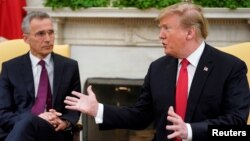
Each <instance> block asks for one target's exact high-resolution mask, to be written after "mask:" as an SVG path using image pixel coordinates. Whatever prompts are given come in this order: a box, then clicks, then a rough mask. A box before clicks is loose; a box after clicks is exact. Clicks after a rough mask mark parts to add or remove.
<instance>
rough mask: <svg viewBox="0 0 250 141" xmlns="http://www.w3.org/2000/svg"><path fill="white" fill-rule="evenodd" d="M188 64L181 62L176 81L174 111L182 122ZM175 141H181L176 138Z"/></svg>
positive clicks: (185, 101) (186, 91) (186, 94)
mask: <svg viewBox="0 0 250 141" xmlns="http://www.w3.org/2000/svg"><path fill="white" fill-rule="evenodd" d="M188 64H189V62H188V60H187V59H183V60H182V61H181V69H180V72H179V77H178V80H177V86H176V96H175V111H176V113H177V114H178V115H179V116H181V118H182V119H183V120H184V119H185V114H186V107H187V96H188V71H187V65H188ZM175 141H181V139H180V138H176V139H175Z"/></svg>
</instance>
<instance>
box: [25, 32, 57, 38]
mask: <svg viewBox="0 0 250 141" xmlns="http://www.w3.org/2000/svg"><path fill="white" fill-rule="evenodd" d="M27 34H30V33H27ZM47 34H48V35H49V37H50V38H51V37H54V36H55V31H54V30H48V31H44V30H42V31H38V32H36V33H35V34H34V36H35V37H36V38H38V39H44V38H45V37H46V35H47Z"/></svg>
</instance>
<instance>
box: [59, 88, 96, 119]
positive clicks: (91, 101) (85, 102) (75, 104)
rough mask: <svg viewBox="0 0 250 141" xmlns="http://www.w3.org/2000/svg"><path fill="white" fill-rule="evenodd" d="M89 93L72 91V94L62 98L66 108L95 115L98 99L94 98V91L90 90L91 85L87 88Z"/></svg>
mask: <svg viewBox="0 0 250 141" xmlns="http://www.w3.org/2000/svg"><path fill="white" fill-rule="evenodd" d="M87 92H88V94H89V95H85V94H82V93H79V92H76V91H73V92H72V95H74V96H75V97H73V96H67V97H66V99H65V100H64V103H65V104H67V105H66V106H65V108H66V109H70V110H76V111H80V112H82V113H85V114H88V115H90V116H93V117H95V116H96V114H97V109H98V101H97V100H96V96H95V93H94V92H93V91H92V86H89V87H88V88H87Z"/></svg>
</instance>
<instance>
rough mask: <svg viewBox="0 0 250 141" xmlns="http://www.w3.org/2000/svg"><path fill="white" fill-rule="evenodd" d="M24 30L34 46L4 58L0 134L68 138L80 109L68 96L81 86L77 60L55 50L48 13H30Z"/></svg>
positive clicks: (31, 140)
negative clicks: (74, 108) (69, 104)
mask: <svg viewBox="0 0 250 141" xmlns="http://www.w3.org/2000/svg"><path fill="white" fill-rule="evenodd" d="M22 30H23V39H24V41H25V42H26V43H27V44H28V45H29V46H30V51H29V52H28V53H26V54H24V55H22V56H19V57H16V58H14V59H11V60H9V61H7V62H5V63H3V66H2V72H1V74H0V140H5V141H17V140H18V141H56V140H57V141H66V140H67V141H69V140H71V138H72V136H71V129H72V127H73V126H74V125H75V124H76V122H77V121H78V119H79V116H80V113H79V112H76V111H72V110H67V109H65V104H64V103H63V100H64V99H65V97H66V96H69V95H70V94H71V91H73V90H74V91H78V92H79V91H80V90H81V84H80V76H79V68H78V63H77V61H75V60H72V59H69V58H65V57H63V56H60V55H58V54H56V53H53V45H54V39H55V35H54V29H53V24H52V20H51V18H50V17H49V15H48V14H46V13H43V12H30V13H28V15H27V16H26V17H25V18H24V20H23V23H22ZM17 47H18V46H17Z"/></svg>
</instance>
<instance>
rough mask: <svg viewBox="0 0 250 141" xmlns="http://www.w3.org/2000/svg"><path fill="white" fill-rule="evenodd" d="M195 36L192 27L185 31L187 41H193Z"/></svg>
mask: <svg viewBox="0 0 250 141" xmlns="http://www.w3.org/2000/svg"><path fill="white" fill-rule="evenodd" d="M194 36H195V28H194V27H191V28H189V29H188V30H187V35H186V39H187V40H190V39H193V38H194Z"/></svg>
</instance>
